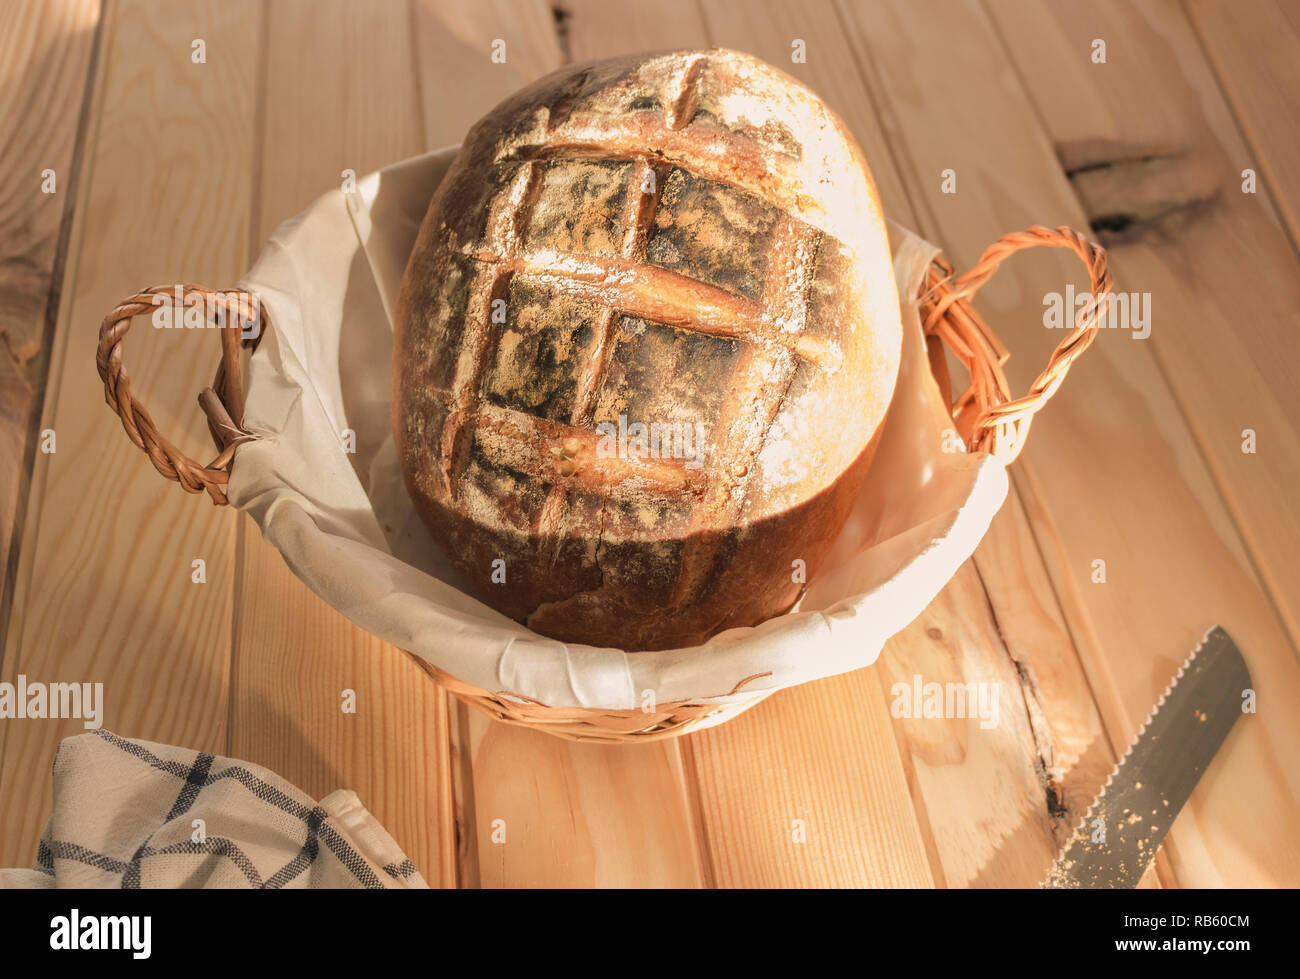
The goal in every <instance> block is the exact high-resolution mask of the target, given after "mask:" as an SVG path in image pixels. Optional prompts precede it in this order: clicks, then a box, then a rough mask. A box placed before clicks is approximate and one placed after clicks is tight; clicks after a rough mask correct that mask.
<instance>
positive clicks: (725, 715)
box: [95, 227, 1111, 742]
mask: <svg viewBox="0 0 1300 979" xmlns="http://www.w3.org/2000/svg"><path fill="white" fill-rule="evenodd" d="M1035 246H1049V247H1058V248H1068V249H1070V250H1071V251H1073V252H1074V253H1075V254H1076V255H1078V256H1079V258H1080V260H1081V261H1082V262H1083V263H1084V265H1085V267H1086V268H1087V270H1088V275H1089V278H1090V285H1091V292H1092V295H1091V297H1090V300H1089V302H1088V303H1087V304H1086V305H1085V306H1084V308H1083V309H1081V310H1080V311H1079V313H1078V315H1077V317H1076V320H1075V325H1074V328H1073V329H1072V330H1071V332H1070V333H1069V334H1068V335H1067V336H1066V337H1065V338H1064V339H1063V340H1062V341H1061V343H1060V344H1059V345H1058V346H1057V348H1056V349H1055V350H1054V351H1053V352H1052V355H1051V357H1050V358H1049V360H1048V363H1047V367H1046V368H1045V369H1044V370H1043V372H1042V373H1041V374H1039V376H1038V378H1037V379H1036V380H1035V381H1034V383H1033V384H1032V385H1031V386H1030V388H1029V391H1028V392H1027V393H1026V394H1025V395H1024V396H1023V397H1020V398H1014V399H1013V398H1012V397H1011V392H1010V388H1009V387H1008V384H1007V379H1006V375H1005V374H1004V373H1003V370H1002V365H1003V364H1004V363H1005V362H1006V360H1007V357H1008V356H1009V355H1008V353H1007V351H1006V349H1005V348H1004V347H1003V346H1002V344H1001V343H1000V342H999V340H998V339H997V336H996V335H995V334H994V333H993V331H992V330H991V329H990V328H989V327H988V325H987V324H986V323H985V322H984V321H983V320H982V319H981V318H980V316H979V315H978V314H977V313H976V312H975V310H974V308H973V307H972V305H971V298H972V297H973V296H974V294H975V293H976V291H978V290H979V288H980V287H981V286H982V285H983V284H984V283H985V282H987V281H988V280H989V278H991V277H992V275H993V274H994V272H996V271H997V268H998V266H999V265H1001V263H1002V262H1003V261H1004V260H1005V259H1006V258H1008V257H1009V256H1010V255H1012V254H1013V253H1015V252H1017V251H1019V250H1021V249H1023V248H1031V247H1035ZM1110 291H1111V275H1110V272H1109V269H1108V268H1107V261H1106V253H1105V250H1104V249H1102V248H1101V247H1100V246H1099V245H1097V244H1095V243H1093V242H1091V241H1089V240H1087V239H1085V238H1084V237H1083V236H1081V235H1079V234H1078V233H1076V232H1075V231H1073V230H1071V229H1070V228H1066V227H1060V228H1055V229H1053V228H1044V227H1033V228H1029V229H1027V230H1025V231H1020V232H1015V233H1012V234H1008V235H1004V236H1003V237H1001V238H999V239H998V240H997V241H996V242H994V243H993V244H992V245H991V246H989V248H988V249H986V250H985V252H984V254H983V255H982V256H981V258H980V260H979V261H978V262H977V263H976V264H975V266H974V268H972V269H971V270H970V271H968V272H966V273H965V274H964V275H961V276H958V277H956V278H954V276H953V270H952V268H951V267H950V266H949V265H948V264H947V263H946V262H945V261H944V260H943V259H942V257H937V258H936V259H935V260H934V261H933V262H932V264H931V265H930V268H929V270H928V275H927V277H926V280H925V282H924V286H923V293H922V295H920V296H919V297H918V304H919V309H920V313H921V317H922V324H923V329H924V333H925V339H926V349H927V353H928V357H929V363H930V368H931V370H932V372H933V373H934V375H935V379H936V381H937V382H938V384H939V389H940V391H941V392H942V395H943V398H944V400H945V402H947V403H948V404H949V405H950V406H951V412H952V418H953V424H954V427H955V428H956V430H957V432H958V433H959V435H960V437H961V439H962V440H963V441H964V443H965V445H966V447H967V449H968V450H969V451H971V452H986V453H989V454H990V455H992V456H994V457H995V458H997V459H999V460H1000V461H1001V462H1003V463H1004V464H1009V463H1010V462H1012V461H1013V460H1014V459H1015V458H1016V456H1017V455H1019V453H1020V450H1021V449H1022V448H1023V446H1024V444H1025V439H1026V437H1027V435H1028V433H1029V426H1030V423H1031V422H1032V420H1033V417H1034V415H1035V414H1036V413H1037V412H1038V411H1039V410H1040V409H1041V408H1042V407H1043V406H1044V405H1045V404H1046V403H1047V401H1048V399H1049V398H1051V396H1052V395H1053V394H1054V393H1055V392H1056V390H1057V389H1058V388H1059V387H1060V385H1061V382H1062V381H1063V380H1064V379H1065V376H1066V374H1067V373H1068V372H1069V369H1070V365H1071V364H1073V363H1074V361H1075V359H1076V358H1077V357H1078V356H1079V355H1080V354H1082V353H1083V351H1084V350H1086V349H1087V348H1088V346H1089V345H1090V344H1091V343H1092V341H1093V339H1094V338H1095V336H1096V331H1097V322H1098V320H1099V318H1100V317H1101V315H1102V314H1103V312H1104V311H1105V308H1106V305H1107V303H1108V301H1109V297H1110ZM196 294H197V295H200V296H202V297H203V298H204V299H205V304H204V306H205V309H207V310H209V311H213V310H215V311H216V312H217V314H218V320H219V325H220V326H221V327H222V328H221V329H220V330H218V334H219V336H220V337H221V348H222V356H221V361H220V363H219V365H218V367H217V372H216V377H215V378H214V380H213V383H212V386H211V387H209V388H205V389H204V390H203V391H202V392H200V394H199V398H198V400H199V405H200V407H201V408H202V409H203V412H204V414H205V415H206V416H207V420H208V428H209V431H210V432H211V434H212V438H213V441H214V442H215V443H216V446H217V450H218V454H217V456H216V458H215V459H213V460H212V461H211V462H210V463H208V464H207V465H206V466H205V465H201V464H199V463H197V462H195V461H194V460H193V459H191V458H189V457H188V456H186V455H185V454H184V453H183V452H181V451H179V450H178V449H177V448H176V447H175V446H174V445H172V444H171V442H169V441H168V440H167V439H166V438H165V437H164V436H163V435H162V434H161V433H160V432H159V431H158V429H157V427H156V426H155V425H154V423H153V420H152V419H151V418H150V416H149V413H148V412H147V411H146V410H145V408H144V406H143V405H142V404H141V403H140V402H139V401H138V400H136V398H135V397H134V396H133V395H132V393H131V384H130V380H129V377H128V375H127V372H126V369H125V367H124V366H123V364H122V349H123V341H124V339H125V337H126V333H127V331H128V329H129V328H130V325H131V320H132V319H133V318H134V317H136V316H140V315H148V314H151V313H153V312H154V311H155V310H156V309H158V308H159V305H160V304H162V305H169V304H170V305H175V304H176V301H177V299H178V298H179V299H180V300H181V301H182V302H183V301H184V300H185V298H186V297H190V296H193V295H196ZM158 297H160V298H158ZM259 315H260V316H261V320H260V325H261V329H260V330H259V331H257V332H256V334H255V335H254V336H252V337H251V338H246V336H245V334H246V333H247V332H248V331H247V330H246V326H247V325H248V324H249V323H250V321H252V320H253V319H254V318H256V317H258V316H259ZM271 327H272V324H270V323H269V322H268V321H267V319H266V317H265V315H264V314H261V313H259V312H258V311H255V310H253V309H251V308H250V307H249V306H248V305H247V297H246V296H245V295H244V294H243V293H236V292H224V291H219V290H214V289H208V288H205V287H203V286H197V285H186V286H182V287H180V290H179V291H178V290H177V287H176V286H155V287H153V288H150V289H145V290H143V291H142V292H138V293H136V294H135V295H132V296H130V297H128V298H127V299H125V300H123V301H122V302H121V303H120V304H118V306H117V307H116V308H115V309H114V310H113V311H112V312H111V313H109V314H108V316H106V317H105V318H104V321H103V323H102V325H101V326H100V331H99V344H98V348H97V350H96V355H95V363H96V366H97V367H98V369H99V375H100V377H101V378H102V379H103V382H104V395H105V400H106V401H107V402H108V405H109V407H110V408H112V409H113V410H114V411H115V412H116V413H117V414H118V415H119V416H120V417H121V420H122V426H123V428H124V429H125V430H126V434H127V436H128V437H129V438H130V439H131V441H132V442H133V443H135V445H136V446H138V447H139V448H140V449H143V450H144V451H145V452H146V453H147V454H148V456H149V459H150V460H151V461H152V462H153V464H154V467H155V468H156V469H157V470H158V471H159V472H160V473H162V475H164V476H166V477H167V478H168V479H171V480H174V481H176V482H178V483H180V484H181V486H182V487H184V488H185V489H186V490H187V491H189V492H191V493H198V492H201V491H202V492H206V493H207V494H208V495H209V497H210V498H211V499H212V502H213V503H214V504H216V505H218V506H222V505H225V504H227V503H228V500H227V498H226V493H225V486H226V483H227V481H228V480H229V478H230V468H231V465H232V463H233V461H234V458H235V449H236V447H237V446H239V445H240V444H242V443H244V442H247V441H250V440H253V439H255V438H256V436H255V435H253V434H252V433H250V432H248V431H245V430H244V428H243V409H244V387H243V379H242V377H241V375H240V366H239V365H240V351H241V348H248V349H250V350H251V349H253V348H255V347H256V346H257V343H258V342H259V340H260V339H261V337H262V335H264V332H265V330H266V329H268V328H271ZM945 348H946V349H948V350H951V351H952V353H953V355H954V356H955V357H956V358H957V359H958V360H959V361H960V362H961V363H962V364H963V365H964V366H965V367H966V368H967V370H968V371H969V373H970V383H969V385H968V386H967V388H966V390H965V391H964V392H963V393H962V394H961V395H960V396H959V397H957V398H955V399H954V398H953V396H952V384H951V380H950V378H949V374H948V368H947V360H946V357H945ZM413 658H414V659H415V660H416V661H417V662H418V663H419V664H420V665H421V667H422V668H424V669H425V670H426V671H427V672H428V673H429V674H430V675H431V676H432V677H434V679H435V680H437V682H439V683H440V684H442V685H443V686H444V687H445V688H446V689H447V690H449V691H450V692H451V693H453V694H455V695H456V696H457V697H459V698H460V699H461V700H463V701H464V702H465V703H467V704H470V705H472V706H474V707H476V708H478V709H479V710H482V711H484V712H485V713H487V714H489V715H490V716H492V717H495V718H496V719H498V720H500V721H504V722H506V723H510V724H520V725H525V726H528V727H533V728H538V729H541V730H544V731H546V732H548V733H550V734H554V735H557V736H559V737H563V738H568V739H571V740H577V741H598V742H629V741H650V740H656V739H661V738H669V737H675V736H677V735H681V734H685V733H687V732H689V731H695V730H699V729H702V728H705V727H711V726H713V725H715V724H720V723H722V722H723V721H725V720H728V719H730V718H732V717H734V716H736V715H737V714H739V713H741V712H742V711H745V710H748V709H749V708H750V707H752V706H754V705H755V704H757V703H759V702H760V701H761V700H763V699H765V698H766V697H767V696H769V695H770V691H764V692H761V693H757V694H755V695H754V696H752V697H749V698H748V699H737V700H733V701H732V702H728V703H721V704H719V703H709V702H702V703H695V702H690V701H684V702H680V703H668V704H659V705H657V707H656V709H655V710H653V711H651V712H648V713H647V712H643V711H641V710H593V709H584V708H570V707H554V706H548V705H546V704H542V703H538V702H537V701H535V700H531V699H528V698H525V697H520V696H518V695H515V694H511V693H509V692H505V691H497V692H489V691H487V690H482V689H480V688H478V687H476V686H473V685H472V684H468V683H465V682H463V681H461V680H459V679H457V678H456V677H453V676H451V675H449V674H447V673H446V672H444V671H442V670H440V669H438V668H437V667H435V666H433V665H432V664H430V663H428V662H427V661H426V660H424V659H423V658H421V657H418V656H416V657H413ZM763 675H765V674H758V675H756V676H755V677H749V678H747V679H746V680H742V681H741V683H740V684H738V685H737V686H736V688H735V689H733V690H731V691H717V692H716V694H717V695H718V696H731V697H743V689H742V688H743V687H744V685H745V683H747V682H749V681H751V680H754V679H756V678H757V676H763Z"/></svg>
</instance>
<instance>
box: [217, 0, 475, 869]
mask: <svg viewBox="0 0 1300 979" xmlns="http://www.w3.org/2000/svg"><path fill="white" fill-rule="evenodd" d="M410 24H411V9H410V7H409V5H408V4H406V3H385V4H353V3H348V2H345V0H328V2H315V0H313V2H305V0H289V2H280V3H275V4H272V5H270V6H269V7H268V8H267V20H266V34H265V45H266V47H265V62H264V64H265V69H264V70H265V75H264V79H263V82H262V89H261V92H260V93H259V94H260V99H261V119H262V132H261V134H260V138H261V147H260V152H259V154H258V156H259V159H260V173H259V174H258V175H257V179H258V185H257V199H258V201H259V203H260V206H259V209H258V218H257V221H256V223H255V225H254V228H253V239H252V240H253V248H254V249H258V248H260V246H261V242H262V241H264V240H265V239H266V237H267V236H269V235H270V233H271V232H272V231H273V230H274V228H275V226H276V225H277V224H279V223H280V222H281V221H284V220H286V219H288V218H290V217H292V216H293V215H294V214H296V213H298V212H299V211H301V210H302V209H303V208H304V207H305V206H307V204H309V203H310V202H311V201H312V200H313V199H315V198H316V197H317V196H319V195H320V194H322V193H325V192H326V191H328V190H330V189H332V188H339V187H340V185H341V181H342V175H343V171H344V170H346V169H351V170H352V171H353V172H354V173H355V174H356V175H357V176H360V175H362V174H365V173H368V172H370V171H371V170H375V169H378V168H379V167H382V166H385V165H387V164H389V163H392V162H395V161H397V160H400V159H404V158H405V157H408V156H413V155H415V154H417V153H419V152H421V151H422V149H423V143H424V139H423V122H422V118H421V112H420V104H419V92H418V90H417V88H416V85H415V81H414V78H415V73H414V65H413V49H412V46H411V44H410V38H409V34H410ZM380 355H381V359H384V360H385V361H386V357H387V355H386V354H385V353H384V352H382V351H381V352H380ZM386 368H387V364H386V362H385V363H384V364H381V365H380V366H379V369H380V370H381V371H385V370H386ZM386 435H387V431H386V430H384V431H377V432H358V446H357V451H358V457H359V458H361V457H365V458H369V457H370V456H372V455H373V453H374V451H375V450H376V449H377V448H378V444H377V443H380V442H382V440H383V438H384V437H386ZM372 443H375V444H372ZM239 543H240V548H239V562H238V575H237V577H236V582H235V613H236V614H235V627H234V633H233V653H232V656H233V659H234V670H233V674H232V676H233V685H232V694H233V707H232V714H231V729H230V733H231V737H230V753H231V754H233V755H235V756H237V757H240V758H247V759H249V760H250V761H253V762H256V763H257V764H260V765H265V766H267V767H268V768H271V769H272V770H274V771H276V772H278V773H279V774H280V775H282V776H284V777H285V778H287V779H288V780H289V781H291V782H293V783H294V784H295V785H298V786H299V787H300V788H302V789H304V790H305V791H307V792H308V793H310V794H312V795H313V796H315V797H317V798H319V797H321V796H323V795H325V794H327V793H329V792H332V791H333V790H335V789H338V788H350V789H353V790H355V791H356V792H357V793H358V795H360V797H361V800H362V802H363V803H364V804H365V805H366V807H367V808H368V809H369V810H370V811H371V812H372V813H374V814H375V816H376V818H378V819H379V821H380V822H381V823H383V824H384V826H385V828H386V829H387V830H388V831H389V832H390V833H391V834H392V835H393V838H394V839H395V840H396V841H397V842H398V844H399V845H400V846H401V847H402V849H403V850H404V851H405V852H406V854H407V856H408V857H410V859H411V860H412V861H413V862H414V863H415V865H416V867H418V868H419V870H420V872H421V873H422V874H423V875H424V877H425V879H426V880H427V881H429V883H430V884H431V885H433V886H438V885H439V884H441V885H443V886H454V884H455V859H454V851H455V838H454V828H453V825H452V811H451V805H452V798H451V781H450V759H449V755H448V752H449V750H450V747H449V732H448V730H447V705H446V697H445V694H444V693H443V691H442V690H441V688H440V687H439V686H438V685H437V684H436V683H435V682H434V681H433V680H432V679H431V678H430V677H429V675H428V674H427V673H425V672H424V671H423V670H422V669H420V668H419V667H418V666H417V665H416V663H415V661H414V660H412V659H411V657H410V656H408V655H407V654H406V653H404V652H403V651H402V650H400V649H398V648H396V647H394V646H391V645H389V644H387V643H384V642H382V641H381V640H379V639H377V638H375V637H373V636H371V635H369V634H367V633H366V632H364V631H363V630H361V629H360V628H358V627H357V626H355V625H353V624H352V623H350V622H349V621H348V620H347V619H345V618H344V617H343V616H342V615H340V614H339V613H337V612H335V611H334V610H333V609H331V608H329V607H327V606H326V605H325V604H324V603H323V602H321V601H320V599H319V598H317V597H316V596H315V595H313V594H312V593H311V592H310V591H309V590H308V589H307V587H306V586H305V585H303V584H302V583H301V582H300V581H298V580H297V579H296V578H295V577H294V576H293V574H292V572H290V571H289V569H288V568H287V567H286V566H285V564H284V562H283V561H282V560H281V558H280V555H279V554H278V552H276V551H275V550H274V548H272V547H271V546H270V545H269V544H267V543H266V542H265V541H263V540H262V537H261V534H260V531H259V530H258V528H257V526H256V525H255V524H254V523H253V522H252V521H251V520H242V521H241V522H240V526H239ZM344 690H352V691H353V692H354V693H355V698H356V710H355V713H344V711H343V707H342V696H343V691H344Z"/></svg>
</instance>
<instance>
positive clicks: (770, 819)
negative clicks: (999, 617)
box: [683, 670, 933, 887]
mask: <svg viewBox="0 0 1300 979" xmlns="http://www.w3.org/2000/svg"><path fill="white" fill-rule="evenodd" d="M683 751H684V753H685V756H686V759H687V763H688V766H689V770H690V772H691V774H692V777H693V781H694V785H695V790H696V792H697V793H698V798H699V812H700V823H701V832H702V836H703V845H704V852H705V855H706V858H707V860H708V865H709V868H710V879H711V880H712V882H713V883H714V885H715V886H718V887H931V886H933V878H932V877H931V875H930V866H929V862H928V861H927V858H926V850H925V844H924V842H923V840H922V836H921V829H920V827H919V826H918V825H917V814H916V812H915V811H914V810H913V808H912V800H911V797H910V796H909V793H908V787H907V779H906V776H905V774H904V771H903V767H902V763H901V762H900V760H899V757H898V745H897V744H896V743H895V741H894V737H893V733H892V731H891V730H890V722H889V711H888V707H887V706H886V705H885V703H884V700H883V698H882V697H881V696H880V690H879V686H878V684H877V680H876V677H875V675H874V673H873V672H872V671H871V670H855V671H854V672H852V673H847V674H844V675H842V676H838V677H830V678H828V679H825V680H816V681H814V682H812V683H807V684H804V685H803V686H799V687H794V688H792V689H790V690H783V691H780V692H779V693H776V694H774V695H773V696H772V697H769V698H768V699H767V700H765V701H763V703H761V704H759V705H758V706H757V707H754V708H752V709H751V710H749V711H747V712H745V713H744V714H741V715H740V716H739V717H738V718H736V719H735V720H732V721H728V722H727V723H726V724H723V725H720V726H719V727H716V728H710V729H708V730H706V731H700V732H699V733H697V734H692V735H689V736H688V737H687V739H686V740H685V743H684V746H683Z"/></svg>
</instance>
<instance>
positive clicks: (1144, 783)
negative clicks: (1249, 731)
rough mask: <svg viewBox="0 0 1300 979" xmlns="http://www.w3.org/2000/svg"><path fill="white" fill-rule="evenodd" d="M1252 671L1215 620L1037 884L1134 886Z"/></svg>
mask: <svg viewBox="0 0 1300 979" xmlns="http://www.w3.org/2000/svg"><path fill="white" fill-rule="evenodd" d="M1250 687H1251V680H1250V671H1249V670H1248V669H1247V668H1246V661H1245V660H1244V659H1242V657H1241V652H1240V650H1238V649H1237V644H1236V643H1234V642H1233V641H1232V637H1231V636H1229V635H1228V633H1227V632H1225V631H1224V630H1223V629H1222V628H1221V627H1219V626H1214V627H1213V628H1211V629H1210V630H1209V631H1208V632H1207V633H1206V634H1205V637H1204V638H1203V639H1202V640H1201V643H1200V645H1199V646H1197V647H1196V648H1195V649H1193V650H1192V653H1191V655H1190V656H1188V657H1187V659H1186V660H1185V661H1184V662H1183V665H1182V666H1181V667H1180V668H1179V670H1178V672H1177V673H1176V674H1174V678H1173V679H1172V680H1170V681H1169V686H1167V687H1166V688H1165V692H1164V693H1163V694H1161V695H1160V699H1159V700H1157V701H1156V704H1155V706H1154V707H1153V708H1151V713H1150V714H1149V715H1147V719H1146V723H1145V724H1143V725H1142V727H1141V729H1140V730H1139V731H1138V733H1137V736H1136V737H1135V738H1134V739H1133V743H1132V744H1131V745H1129V749H1128V751H1127V752H1126V753H1125V754H1124V757H1123V758H1121V759H1120V761H1119V764H1118V765H1116V766H1115V769H1114V771H1112V772H1111V775H1110V778H1109V779H1107V781H1106V784H1105V786H1103V787H1102V790H1101V792H1100V793H1099V794H1098V796H1097V798H1096V799H1094V800H1093V803H1092V807H1091V808H1090V809H1089V810H1088V814H1087V815H1086V816H1084V818H1083V821H1082V822H1080V823H1079V825H1078V826H1077V827H1076V828H1075V831H1074V834H1073V836H1071V838H1070V840H1069V842H1068V843H1067V844H1066V846H1065V848H1064V849H1063V850H1062V851H1061V854H1060V856H1058V857H1057V858H1056V863H1055V864H1054V865H1053V866H1052V870H1051V872H1050V873H1049V874H1048V875H1047V879H1046V880H1044V881H1043V884H1042V886H1043V887H1051V888H1121V887H1136V886H1137V883H1138V881H1139V880H1140V879H1141V877H1142V875H1143V874H1144V873H1145V872H1146V869H1147V867H1148V866H1149V865H1150V863H1151V861H1152V860H1153V859H1154V858H1155V855H1156V850H1158V849H1159V848H1160V844H1161V842H1162V841H1163V840H1164V838H1165V834H1166V833H1168V832H1169V827H1170V826H1171V825H1173V822H1174V819H1175V817H1177V815H1178V813H1179V811H1180V810H1181V809H1182V808H1183V805H1184V803H1186V802H1187V799H1188V797H1189V796H1191V794H1192V790H1193V789H1194V788H1196V783H1197V782H1198V781H1199V780H1200V778H1201V774H1202V773H1203V772H1204V771H1205V769H1206V768H1208V767H1209V764H1210V762H1211V760H1213V758H1214V755H1215V753H1216V752H1218V750H1219V746H1220V745H1221V744H1223V740H1224V738H1226V737H1227V736H1228V732H1229V731H1230V730H1231V729H1232V725H1233V724H1234V723H1235V722H1236V720H1237V718H1239V717H1240V716H1241V714H1242V702H1243V700H1242V698H1243V693H1244V691H1245V690H1247V689H1248V688H1250Z"/></svg>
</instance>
